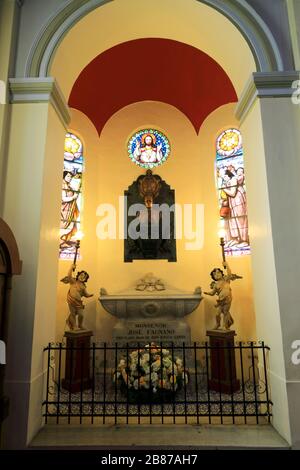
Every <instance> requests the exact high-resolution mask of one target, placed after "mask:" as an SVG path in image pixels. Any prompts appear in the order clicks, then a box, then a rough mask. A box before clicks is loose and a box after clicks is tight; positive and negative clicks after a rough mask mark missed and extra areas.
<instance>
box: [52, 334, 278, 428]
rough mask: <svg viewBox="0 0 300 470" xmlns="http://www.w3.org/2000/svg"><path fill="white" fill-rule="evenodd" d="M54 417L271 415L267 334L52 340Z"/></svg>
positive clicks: (246, 419) (147, 420)
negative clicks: (154, 340) (223, 339)
mask: <svg viewBox="0 0 300 470" xmlns="http://www.w3.org/2000/svg"><path fill="white" fill-rule="evenodd" d="M44 351H45V355H46V360H47V374H46V384H45V389H46V396H45V400H44V402H43V415H44V417H45V420H46V423H47V422H48V423H50V422H51V423H53V422H55V423H57V424H59V423H72V424H73V423H74V424H75V423H80V424H81V423H92V424H93V423H97V424H100V423H103V424H158V423H161V424H172V423H174V424H176V423H178V424H179V423H186V424H200V423H209V424H226V423H248V424H251V423H255V424H260V423H268V422H270V419H271V416H272V401H271V400H270V391H269V385H268V356H269V347H268V346H266V345H265V344H264V343H263V342H259V343H255V342H249V343H241V342H239V343H235V344H234V345H233V346H231V347H228V346H226V347H211V346H210V345H209V344H208V343H193V344H190V345H187V344H184V343H183V344H181V345H178V344H176V345H175V344H173V343H172V344H159V345H158V346H157V345H154V344H151V345H147V346H144V345H141V344H137V345H132V344H130V345H128V344H127V345H125V346H124V345H122V346H121V345H118V344H113V345H110V344H107V343H101V344H98V343H93V344H92V345H91V346H89V347H85V346H80V347H74V346H73V345H72V346H71V347H70V346H66V345H65V344H64V343H49V345H48V347H46V348H45V350H44Z"/></svg>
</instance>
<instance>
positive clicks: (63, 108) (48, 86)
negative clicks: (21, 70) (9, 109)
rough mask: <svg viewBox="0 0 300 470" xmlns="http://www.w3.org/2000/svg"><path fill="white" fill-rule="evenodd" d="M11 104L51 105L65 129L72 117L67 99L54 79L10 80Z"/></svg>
mask: <svg viewBox="0 0 300 470" xmlns="http://www.w3.org/2000/svg"><path fill="white" fill-rule="evenodd" d="M9 91H10V103H12V104H14V103H51V104H52V106H53V107H54V109H55V111H56V113H57V115H58V116H59V118H60V119H61V121H62V123H63V125H64V126H65V127H67V126H68V124H69V122H70V119H71V115H70V110H69V107H68V104H67V102H66V99H65V97H64V95H63V93H62V91H61V89H60V87H59V85H58V83H57V81H56V80H55V78H53V77H38V78H10V79H9Z"/></svg>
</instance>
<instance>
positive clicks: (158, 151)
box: [128, 129, 170, 168]
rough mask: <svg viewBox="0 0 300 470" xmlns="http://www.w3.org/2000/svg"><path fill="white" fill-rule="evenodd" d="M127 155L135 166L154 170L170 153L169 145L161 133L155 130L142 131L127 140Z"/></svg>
mask: <svg viewBox="0 0 300 470" xmlns="http://www.w3.org/2000/svg"><path fill="white" fill-rule="evenodd" d="M128 153H129V157H130V159H131V160H132V161H133V162H134V163H135V164H136V165H139V166H141V167H142V168H154V167H156V166H159V165H162V164H163V163H164V162H165V161H166V159H167V158H168V156H169V153H170V144H169V141H168V139H167V137H166V136H165V135H164V134H163V133H162V132H160V131H158V130H156V129H142V130H140V131H138V132H136V134H134V135H133V136H132V137H131V139H130V140H129V143H128Z"/></svg>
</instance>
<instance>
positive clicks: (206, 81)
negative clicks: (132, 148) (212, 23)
mask: <svg viewBox="0 0 300 470" xmlns="http://www.w3.org/2000/svg"><path fill="white" fill-rule="evenodd" d="M139 101H161V102H164V103H168V104H171V105H173V106H175V107H176V108H177V109H179V110H180V111H181V112H183V113H184V114H185V115H186V116H187V118H188V119H189V120H190V121H191V123H192V125H193V126H194V128H195V130H196V132H199V129H200V126H201V124H202V122H203V121H204V120H205V118H206V117H207V116H208V115H209V114H210V113H211V112H212V111H214V110H215V109H216V108H218V107H219V106H222V105H223V104H227V103H230V102H235V101H237V95H236V92H235V89H234V87H233V85H232V83H231V81H230V79H229V78H228V76H227V74H226V73H225V72H224V70H223V69H222V67H220V65H218V64H217V62H216V61H215V60H213V59H212V58H211V57H209V56H208V55H207V54H205V53H204V52H202V51H200V50H199V49H197V48H195V47H192V46H189V45H187V44H183V43H181V42H178V41H173V40H169V39H158V38H148V39H137V40H134V41H128V42H125V43H122V44H119V45H117V46H115V47H112V48H110V49H108V50H107V51H105V52H103V53H102V54H99V55H98V56H97V57H96V58H95V59H93V60H92V61H91V62H90V63H89V64H88V65H87V66H86V67H85V68H84V69H83V71H82V72H81V73H80V75H79V77H78V78H77V80H76V82H75V84H74V86H73V88H72V91H71V94H70V97H69V105H70V106H71V107H73V108H76V109H78V110H80V111H82V112H83V113H85V114H86V115H87V116H88V117H89V119H90V120H91V121H92V122H93V124H94V125H95V127H96V129H97V131H98V133H99V134H100V133H101V131H102V129H103V127H104V125H105V123H106V122H107V120H108V119H109V118H110V117H111V116H112V115H113V114H114V113H115V112H117V111H118V110H120V109H122V108H123V107H124V106H127V105H129V104H132V103H135V102H139Z"/></svg>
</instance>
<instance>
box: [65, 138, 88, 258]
mask: <svg viewBox="0 0 300 470" xmlns="http://www.w3.org/2000/svg"><path fill="white" fill-rule="evenodd" d="M82 172H83V149H82V142H81V140H80V139H79V138H78V137H77V136H76V135H74V134H71V133H67V134H66V139H65V151H64V171H63V180H62V202H61V221H60V246H59V257H60V258H62V259H73V258H74V254H75V249H76V241H77V237H76V234H78V232H79V230H80V225H81V210H82V194H81V184H82Z"/></svg>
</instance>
